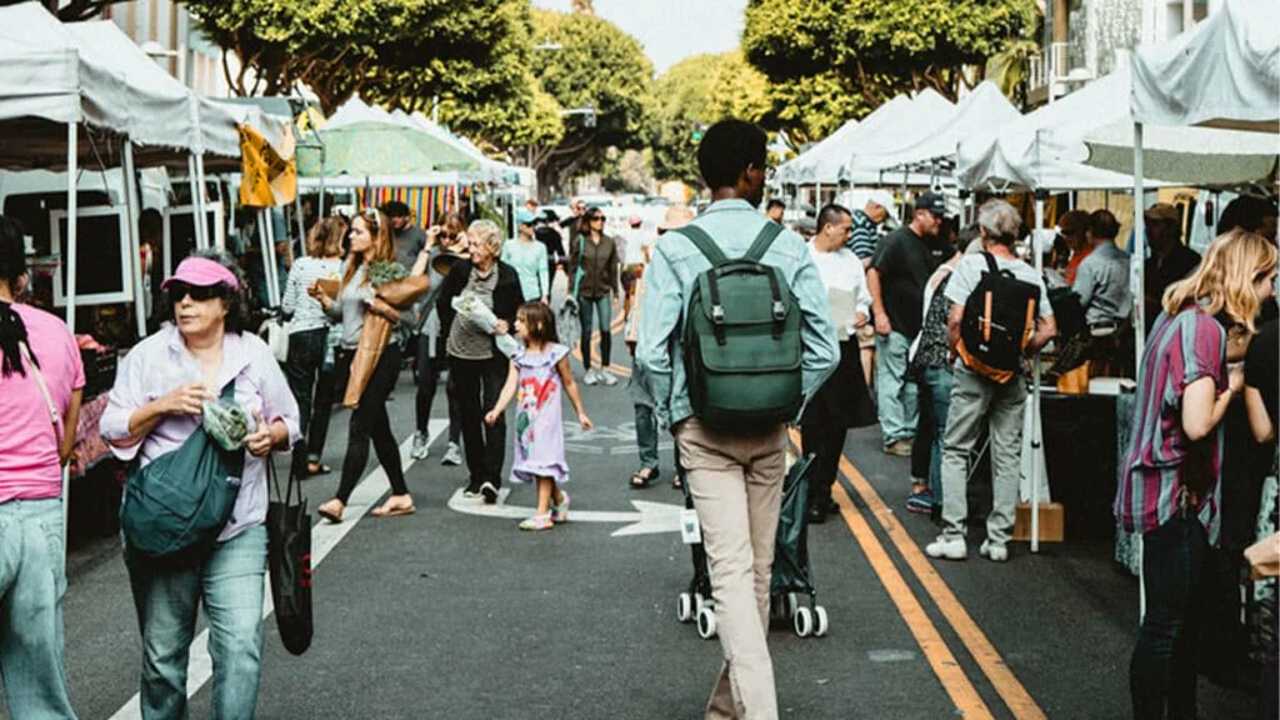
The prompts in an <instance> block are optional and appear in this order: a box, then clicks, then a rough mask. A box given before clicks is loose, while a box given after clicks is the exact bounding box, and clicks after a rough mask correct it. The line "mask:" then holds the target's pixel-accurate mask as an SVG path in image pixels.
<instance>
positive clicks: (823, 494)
mask: <svg viewBox="0 0 1280 720" xmlns="http://www.w3.org/2000/svg"><path fill="white" fill-rule="evenodd" d="M848 433H849V431H848V429H846V428H845V427H844V426H842V425H839V424H837V423H831V422H827V423H811V424H809V423H806V424H801V425H800V444H801V445H802V446H803V447H804V453H805V455H809V454H811V453H812V454H813V455H814V456H815V457H814V458H813V465H811V466H810V468H809V507H811V508H813V507H820V508H823V509H826V508H827V507H828V506H829V505H830V504H831V502H832V500H831V486H832V485H834V484H835V482H836V470H837V468H839V466H840V455H841V454H842V453H843V452H844V441H845V437H846V436H847V435H848Z"/></svg>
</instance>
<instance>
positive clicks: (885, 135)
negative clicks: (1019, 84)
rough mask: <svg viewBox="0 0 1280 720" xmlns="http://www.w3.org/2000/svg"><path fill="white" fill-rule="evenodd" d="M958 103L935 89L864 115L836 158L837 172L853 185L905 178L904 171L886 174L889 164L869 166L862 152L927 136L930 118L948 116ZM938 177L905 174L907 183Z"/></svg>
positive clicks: (928, 182) (899, 98)
mask: <svg viewBox="0 0 1280 720" xmlns="http://www.w3.org/2000/svg"><path fill="white" fill-rule="evenodd" d="M955 107H956V106H955V104H954V103H952V102H951V101H950V100H948V99H946V98H944V97H942V96H941V95H939V94H938V93H937V92H936V91H934V90H932V89H926V90H924V91H923V92H921V93H920V94H919V95H916V96H915V97H914V98H908V97H907V96H905V95H899V96H897V97H895V98H894V99H892V100H890V101H889V102H887V103H885V104H884V105H881V106H880V107H879V108H877V109H876V111H875V112H873V113H871V114H870V115H868V116H867V117H865V118H863V120H862V124H861V125H859V126H858V129H857V130H856V131H855V132H852V133H850V134H849V136H848V137H847V138H846V139H845V145H844V147H842V148H841V150H842V151H843V153H842V154H841V155H838V156H837V157H836V158H835V161H836V162H837V167H838V169H837V171H836V175H837V177H838V178H839V179H842V180H848V181H849V182H850V183H852V184H854V185H885V184H887V185H894V184H897V183H900V182H902V181H903V179H904V177H903V174H902V173H899V172H894V173H887V172H885V168H886V167H889V166H867V165H864V164H863V163H862V162H861V160H860V159H859V158H860V157H861V156H862V153H865V152H869V151H871V150H874V149H878V148H884V147H902V146H904V145H908V144H911V143H915V142H918V141H919V140H921V139H923V138H924V137H925V136H927V134H928V132H929V129H928V127H927V124H928V123H929V118H932V117H934V116H938V115H942V116H947V117H949V116H950V115H951V114H952V113H954V112H955ZM936 179H937V178H935V177H933V176H931V175H929V174H924V173H916V174H911V175H908V176H906V177H905V180H906V184H908V185H932V184H933V181H934V180H936Z"/></svg>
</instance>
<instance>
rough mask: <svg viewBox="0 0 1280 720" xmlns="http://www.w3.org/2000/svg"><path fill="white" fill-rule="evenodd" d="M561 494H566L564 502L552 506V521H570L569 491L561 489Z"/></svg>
mask: <svg viewBox="0 0 1280 720" xmlns="http://www.w3.org/2000/svg"><path fill="white" fill-rule="evenodd" d="M560 494H561V495H563V496H564V502H562V503H560V504H559V505H552V506H551V521H552V522H557V523H562V522H569V493H567V492H565V491H563V490H561V491H560Z"/></svg>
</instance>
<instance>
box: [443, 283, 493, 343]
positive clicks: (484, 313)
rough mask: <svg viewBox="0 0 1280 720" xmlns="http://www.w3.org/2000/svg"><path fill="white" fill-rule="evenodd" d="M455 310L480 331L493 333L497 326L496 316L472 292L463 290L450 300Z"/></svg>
mask: <svg viewBox="0 0 1280 720" xmlns="http://www.w3.org/2000/svg"><path fill="white" fill-rule="evenodd" d="M450 305H452V306H453V309H454V311H455V312H457V313H458V314H459V315H461V316H462V317H464V318H466V319H467V322H470V323H471V324H473V325H475V326H476V327H478V328H480V329H481V330H482V331H484V332H487V333H489V334H490V335H492V334H493V331H494V330H495V329H497V327H498V316H497V315H494V314H493V310H492V309H490V308H489V306H488V305H485V304H484V303H483V302H482V301H481V300H480V298H478V297H476V296H475V295H474V294H473V293H469V292H465V293H463V294H461V295H459V296H458V297H455V298H454V299H453V300H452V301H450Z"/></svg>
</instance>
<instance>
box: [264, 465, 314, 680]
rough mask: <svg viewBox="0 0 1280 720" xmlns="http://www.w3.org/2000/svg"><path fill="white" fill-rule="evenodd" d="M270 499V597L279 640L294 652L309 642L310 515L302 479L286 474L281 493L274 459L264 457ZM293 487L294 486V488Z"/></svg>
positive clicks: (305, 647) (268, 536)
mask: <svg viewBox="0 0 1280 720" xmlns="http://www.w3.org/2000/svg"><path fill="white" fill-rule="evenodd" d="M267 475H268V482H269V484H270V486H271V501H270V502H269V503H268V504H267V565H268V568H269V569H270V573H271V601H272V603H273V604H274V605H275V613H276V627H277V628H278V629H279V630H280V641H281V642H282V643H284V647H285V649H286V650H288V651H289V652H291V653H293V654H294V655H301V654H302V653H304V652H306V651H307V648H308V647H310V646H311V635H312V632H313V631H314V625H313V623H312V615H311V516H310V515H308V514H307V501H306V498H304V497H302V483H301V482H300V481H299V480H298V477H297V475H296V474H295V473H292V472H291V473H290V474H289V482H288V485H287V487H286V488H285V492H284V495H283V496H282V495H281V494H280V480H279V478H278V477H277V475H276V467H275V461H274V460H272V459H271V458H268V460H267ZM295 488H296V490H295Z"/></svg>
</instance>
